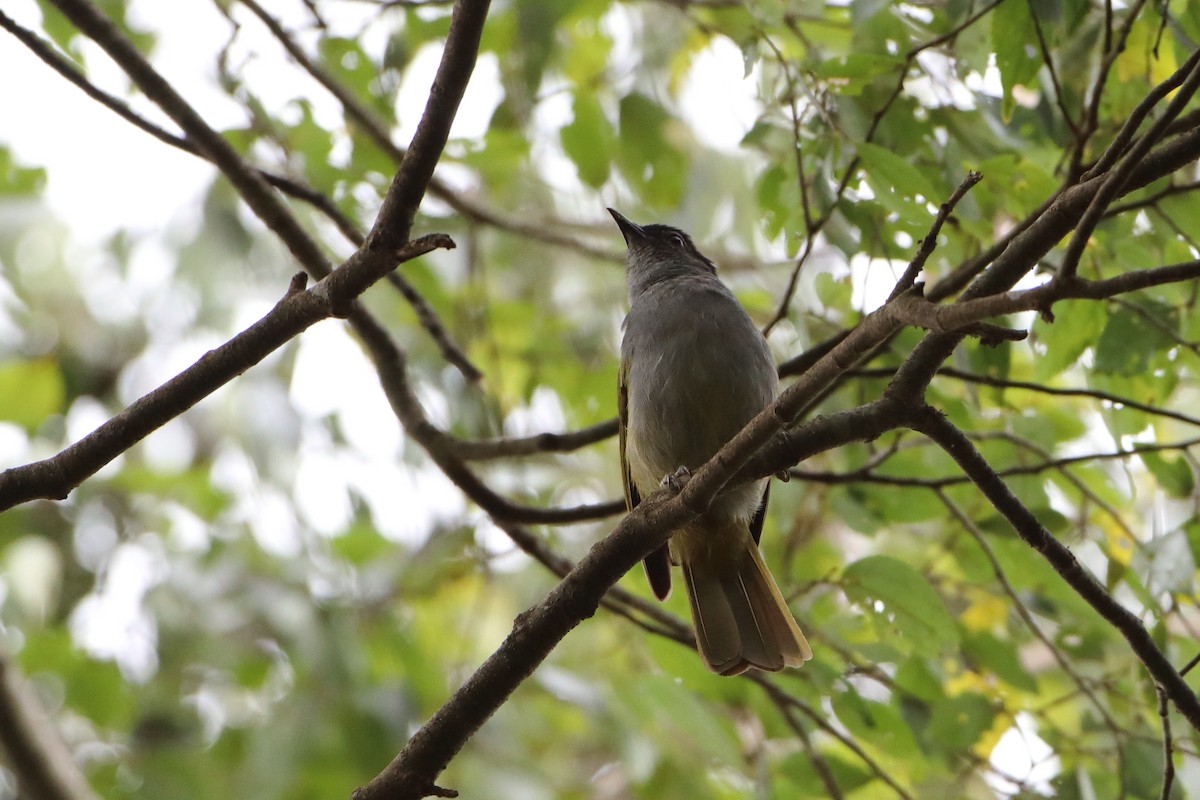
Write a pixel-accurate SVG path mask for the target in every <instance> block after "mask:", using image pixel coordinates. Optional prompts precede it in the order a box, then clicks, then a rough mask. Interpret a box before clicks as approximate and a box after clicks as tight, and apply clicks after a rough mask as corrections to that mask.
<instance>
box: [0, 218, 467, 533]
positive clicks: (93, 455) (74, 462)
mask: <svg viewBox="0 0 1200 800" xmlns="http://www.w3.org/2000/svg"><path fill="white" fill-rule="evenodd" d="M453 246H454V242H452V241H451V240H450V237H448V236H446V235H445V234H432V235H430V236H423V237H421V238H420V239H416V240H414V241H412V242H409V243H408V244H406V245H404V246H403V247H402V248H401V249H400V251H399V252H398V253H397V254H396V257H395V261H396V262H404V261H408V260H410V259H413V258H416V257H418V256H421V255H424V254H425V253H428V252H430V251H431V250H434V249H436V248H439V247H445V248H450V247H453ZM371 266H373V265H372V264H371V262H359V263H357V264H355V265H353V266H351V267H347V268H346V269H341V270H338V271H337V272H335V273H332V274H331V275H329V276H328V277H327V278H325V279H324V280H322V281H321V282H320V283H318V284H317V285H315V286H313V287H312V288H311V289H308V290H305V289H304V283H305V276H304V275H303V274H300V275H297V276H296V278H295V279H293V280H292V285H291V286H290V287H289V289H288V293H287V295H286V296H285V297H284V298H283V299H282V300H280V301H279V302H278V303H277V304H276V305H275V307H274V308H272V309H271V310H270V311H269V312H267V314H266V316H264V317H263V318H262V319H260V320H259V321H258V322H256V323H254V324H253V325H251V326H250V327H249V328H247V329H246V330H244V331H242V332H241V333H239V334H238V335H237V336H235V337H233V338H232V339H230V340H229V341H228V342H226V343H225V344H223V345H221V346H220V347H218V348H216V349H215V350H210V351H209V352H207V353H205V354H204V355H203V356H201V358H200V360H199V361H197V362H196V363H195V364H193V365H192V366H191V367H189V368H187V369H186V370H184V371H183V372H181V373H179V374H178V375H176V376H175V377H174V378H172V379H171V380H169V381H167V382H166V383H164V384H163V385H162V386H159V387H158V388H157V389H154V390H153V391H151V392H150V393H148V394H146V395H143V396H142V397H140V398H138V399H137V400H135V401H134V402H133V403H132V404H130V405H129V407H128V408H126V409H125V410H124V411H122V412H121V413H119V414H117V415H116V416H115V417H113V418H112V419H110V420H108V421H107V422H105V423H104V424H103V425H101V426H100V427H99V428H97V429H96V430H95V431H93V432H92V433H90V434H88V435H87V436H85V437H83V438H82V439H80V440H79V441H78V442H76V443H74V444H72V445H71V446H70V447H68V448H67V449H66V450H63V451H62V452H61V453H59V454H58V455H56V456H53V457H51V458H48V459H45V460H43V461H36V462H34V463H32V464H26V465H24V466H21V467H14V468H12V469H7V470H5V471H4V472H0V511H4V510H6V509H9V508H12V507H13V506H15V505H18V504H20V503H25V502H28V501H29V500H33V499H38V498H44V499H55V500H61V499H62V498H65V497H66V496H67V494H68V493H70V491H71V490H72V489H74V488H75V487H77V486H79V484H81V483H83V482H84V481H85V480H87V479H88V478H90V477H91V476H92V475H94V474H96V472H97V471H99V470H100V468H101V467H103V466H104V465H105V464H107V463H108V462H110V461H112V460H113V459H114V458H116V457H117V456H118V455H120V454H121V453H123V452H125V451H126V450H128V449H129V448H130V447H133V445H135V444H136V443H138V442H139V441H141V440H142V439H144V438H145V437H146V436H147V435H148V434H150V433H151V432H152V431H155V430H157V429H158V428H160V427H162V426H163V425H165V424H166V423H167V422H169V421H171V420H172V419H174V418H176V417H178V416H179V415H180V414H182V413H183V412H185V411H187V410H188V409H189V408H191V407H192V406H194V405H195V404H196V403H198V402H200V401H201V400H202V399H204V398H205V397H207V396H208V395H210V394H212V393H213V392H215V391H216V390H217V389H219V388H220V387H222V386H224V385H225V384H226V383H228V382H229V381H231V380H233V379H234V378H236V377H238V376H239V375H241V374H242V373H243V372H245V371H246V370H248V369H249V368H250V367H252V366H254V365H255V364H257V363H259V362H260V361H262V360H263V359H264V358H266V357H267V356H268V355H270V354H271V353H273V352H275V350H277V349H279V348H280V347H282V346H283V345H284V344H286V343H287V342H289V341H290V340H291V339H292V338H294V337H295V336H297V335H298V334H299V333H301V332H302V331H304V330H306V329H308V328H309V327H310V326H312V325H314V324H315V323H317V322H320V321H321V320H323V319H329V318H330V317H332V316H335V312H336V309H338V308H343V307H345V305H346V304H347V303H349V302H351V301H352V299H353V297H354V296H357V293H360V292H361V291H363V290H364V289H366V287H367V286H370V285H371V284H372V283H373V282H374V281H376V280H378V279H379V278H380V277H382V276H381V275H379V274H371V273H370V270H369V268H370V267H371ZM335 279H336V280H335Z"/></svg>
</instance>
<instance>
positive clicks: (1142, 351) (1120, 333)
mask: <svg viewBox="0 0 1200 800" xmlns="http://www.w3.org/2000/svg"><path fill="white" fill-rule="evenodd" d="M1170 345H1171V340H1170V339H1168V338H1167V336H1166V335H1165V334H1164V333H1163V331H1162V330H1160V329H1159V328H1158V327H1157V326H1156V325H1153V324H1151V323H1150V321H1149V320H1147V319H1146V318H1145V317H1144V316H1143V315H1142V314H1137V313H1134V312H1133V311H1130V310H1129V309H1127V308H1120V309H1117V310H1116V311H1115V312H1114V313H1113V314H1111V315H1109V318H1108V324H1107V325H1105V326H1104V332H1103V333H1102V334H1100V341H1098V342H1097V343H1096V371H1097V372H1100V373H1109V374H1114V375H1126V376H1132V375H1140V374H1141V373H1143V372H1145V371H1146V368H1147V367H1149V366H1150V361H1151V359H1153V358H1154V356H1156V355H1157V354H1158V353H1159V352H1161V351H1162V350H1163V349H1164V348H1166V347H1169V346H1170Z"/></svg>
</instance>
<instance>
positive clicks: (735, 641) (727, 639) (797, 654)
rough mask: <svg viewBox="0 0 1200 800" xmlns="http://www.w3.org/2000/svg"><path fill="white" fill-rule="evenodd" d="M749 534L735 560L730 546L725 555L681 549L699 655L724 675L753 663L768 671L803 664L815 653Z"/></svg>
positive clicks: (704, 549)
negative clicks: (729, 555) (718, 555)
mask: <svg viewBox="0 0 1200 800" xmlns="http://www.w3.org/2000/svg"><path fill="white" fill-rule="evenodd" d="M739 538H742V537H739ZM744 538H745V541H746V547H745V549H744V550H742V551H741V552H740V553H738V554H737V556H736V557H735V558H734V559H733V560H732V563H731V561H730V560H729V559H728V557H727V552H728V551H726V553H725V554H722V555H723V556H725V557H714V554H713V553H712V552H711V551H710V550H708V549H707V548H696V549H695V551H693V552H688V553H686V554H681V555H683V557H682V558H681V561H682V566H683V576H684V581H685V582H686V584H687V593H688V600H689V601H690V603H691V606H692V621H693V622H694V623H695V626H696V642H697V644H698V645H699V646H700V655H701V656H702V657H703V658H704V663H705V665H706V666H707V667H708V668H709V669H710V670H712V671H713V672H716V673H718V674H720V675H737V674H738V673H741V672H745V671H746V670H747V669H749V668H751V667H753V668H755V669H761V670H764V671H766V672H778V671H779V670H781V669H783V668H784V667H799V666H800V665H802V664H803V663H804V662H805V661H807V660H809V659H810V658H812V650H811V649H810V648H809V646H808V640H806V639H805V638H804V634H803V633H801V632H800V628H799V626H797V625H796V620H795V618H793V617H792V612H791V611H790V610H788V607H787V603H786V602H784V599H783V595H782V594H780V592H779V587H778V586H776V585H775V579H774V578H772V577H771V573H770V572H769V571H768V570H767V565H766V564H764V563H763V560H762V554H761V553H759V551H758V546H757V545H756V544H754V542H753V541H752V540H751V539H750V538H749V537H748V536H746V537H744ZM689 549H690V548H689Z"/></svg>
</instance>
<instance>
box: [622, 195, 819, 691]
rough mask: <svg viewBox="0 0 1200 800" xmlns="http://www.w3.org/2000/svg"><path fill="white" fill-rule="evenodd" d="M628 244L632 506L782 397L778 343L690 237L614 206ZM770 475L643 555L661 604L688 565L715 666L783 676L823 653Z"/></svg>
mask: <svg viewBox="0 0 1200 800" xmlns="http://www.w3.org/2000/svg"><path fill="white" fill-rule="evenodd" d="M608 212H609V213H610V214H611V215H612V217H613V219H614V220H615V221H616V223H617V227H618V228H620V230H621V234H622V236H624V238H625V245H626V281H627V284H628V291H629V313H628V315H627V316H626V317H625V322H624V325H623V329H624V332H623V335H622V339H621V366H620V373H619V379H618V387H617V408H618V417H619V422H620V425H619V431H620V436H619V439H620V453H621V476H622V483H623V485H624V492H625V506H626V509H627V510H630V511H631V510H633V508H635V507H636V506H637V505H638V503H640V502H641V499H642V497H645V496H648V495H649V494H650V493H651V492H653V491H655V490H656V489H658V488H659V486H660V485H661V484H662V483H663V482H664V480H670V479H671V476H675V475H679V474H683V473H686V472H687V471H690V470H695V469H697V468H699V467H700V466H701V465H703V464H704V463H705V462H706V461H708V460H709V458H711V457H712V456H713V455H714V454H715V453H716V452H717V450H719V449H720V448H721V447H722V446H723V445H724V444H725V443H726V442H728V441H729V440H730V439H732V438H733V437H734V435H735V434H737V433H738V432H739V431H740V430H741V429H742V428H743V427H745V426H746V424H747V423H748V422H750V420H751V419H753V418H754V417H755V416H756V415H757V414H758V413H759V412H760V411H762V410H763V409H764V408H766V407H767V406H768V405H770V404H771V403H772V402H774V399H775V395H776V393H777V391H778V384H779V379H778V374H777V370H776V367H775V363H774V361H773V359H772V358H771V352H770V349H769V348H768V346H767V342H766V339H765V338H764V336H763V335H762V333H761V332H760V331H759V330H758V328H757V327H756V326H755V324H754V322H753V320H751V319H750V315H749V314H747V313H746V310H745V309H744V308H742V305H741V303H740V302H738V300H737V298H736V297H735V296H734V295H733V292H731V291H730V290H729V288H728V287H727V286H725V284H724V283H723V282H722V281H721V279H720V278H719V277H718V276H717V268H716V266H715V265H714V264H713V262H712V261H711V260H709V259H708V258H707V257H705V256H704V255H703V254H702V253H701V252H700V251H699V250H697V249H696V246H695V244H693V242H692V238H691V237H690V236H689V235H688V234H687V233H685V232H684V231H682V230H680V229H678V228H674V227H671V226H669V225H660V224H649V225H638V224H636V223H634V222H631V221H630V220H629V219H627V218H626V217H625V216H624V215H622V214H621V213H620V212H618V211H616V210H614V209H612V208H610V209H608ZM769 488H770V484H769V479H762V480H758V481H753V482H750V483H747V484H744V485H742V486H739V487H737V488H734V489H731V490H728V491H725V492H722V493H721V494H720V495H718V496H717V497H716V498H715V499H714V500H713V503H712V505H711V506H710V507H709V509H708V510H707V511H706V512H705V513H704V514H702V515H701V516H700V517H698V518H697V519H695V520H693V521H692V522H689V523H687V524H685V525H684V526H682V527H681V528H680V529H679V530H676V531H673V532H672V535H671V537H670V539H668V541H667V543H666V544H664V545H663V546H662V547H660V548H659V549H657V550H656V551H654V552H653V553H651V554H650V555H649V556H647V557H646V558H645V560H644V561H643V566H644V567H645V571H646V577H647V579H648V581H649V583H650V588H651V590H652V591H653V592H654V595H655V596H656V597H657V598H658V599H659V600H665V599H666V598H667V596H668V595H669V594H670V592H671V566H672V564H675V565H678V566H679V567H680V568H681V570H682V573H683V582H684V586H685V588H686V590H687V595H688V601H689V605H690V608H691V614H692V622H693V624H694V626H695V630H696V644H697V647H698V649H699V651H700V656H701V658H702V659H703V661H704V664H705V666H706V667H708V669H709V670H711V671H712V672H714V673H717V674H719V675H737V674H740V673H742V672H745V671H746V670H748V669H751V668H753V669H759V670H763V671H765V672H778V671H780V670H782V669H783V668H784V667H799V666H801V665H802V664H803V663H804V662H805V661H807V660H809V659H811V658H812V650H811V648H810V647H809V645H808V641H807V640H806V639H805V638H804V634H803V633H801V632H800V628H799V626H798V625H797V624H796V620H795V618H794V617H793V616H792V612H791V610H790V609H789V608H788V606H787V603H786V602H785V601H784V599H783V595H782V594H781V593H780V591H779V587H778V586H777V585H776V583H775V579H774V578H773V577H772V576H771V573H770V571H769V570H768V569H767V566H766V564H765V563H764V562H763V558H762V553H761V552H760V551H759V548H758V541H759V537H760V536H761V534H762V528H763V522H764V520H765V517H766V510H767V500H768V496H769Z"/></svg>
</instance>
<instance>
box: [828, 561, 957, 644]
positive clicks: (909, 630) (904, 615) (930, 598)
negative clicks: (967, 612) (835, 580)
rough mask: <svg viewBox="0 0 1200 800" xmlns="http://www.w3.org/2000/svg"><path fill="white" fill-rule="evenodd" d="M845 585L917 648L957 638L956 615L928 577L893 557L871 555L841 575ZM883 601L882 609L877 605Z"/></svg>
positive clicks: (852, 596)
mask: <svg viewBox="0 0 1200 800" xmlns="http://www.w3.org/2000/svg"><path fill="white" fill-rule="evenodd" d="M842 588H843V589H844V590H845V592H846V596H847V597H849V598H850V599H851V600H852V601H854V602H855V603H858V604H859V605H860V606H862V607H863V608H865V609H871V610H873V611H879V613H881V614H882V615H884V616H885V617H886V619H887V620H888V621H889V622H891V623H892V625H893V626H894V629H895V631H896V633H897V635H898V636H900V637H902V638H907V639H911V640H912V642H913V644H914V645H915V646H916V647H920V648H924V647H937V646H940V645H945V644H952V643H954V642H955V641H957V640H958V628H957V626H956V625H955V624H954V618H953V617H951V616H950V612H948V611H947V610H946V605H945V603H943V602H942V598H941V597H940V596H939V595H938V593H937V592H936V591H934V589H933V587H932V586H930V585H929V582H928V581H927V580H925V577H924V576H923V575H921V573H919V572H917V571H916V570H915V569H913V568H912V567H910V566H909V565H907V564H905V563H904V562H903V561H900V560H898V559H895V558H892V557H891V556H868V557H866V558H863V559H860V560H859V561H856V562H854V563H853V564H851V565H850V566H849V567H847V568H846V571H845V573H843V575H842ZM876 603H880V604H882V606H883V608H882V610H878V609H876V607H875V604H876Z"/></svg>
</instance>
